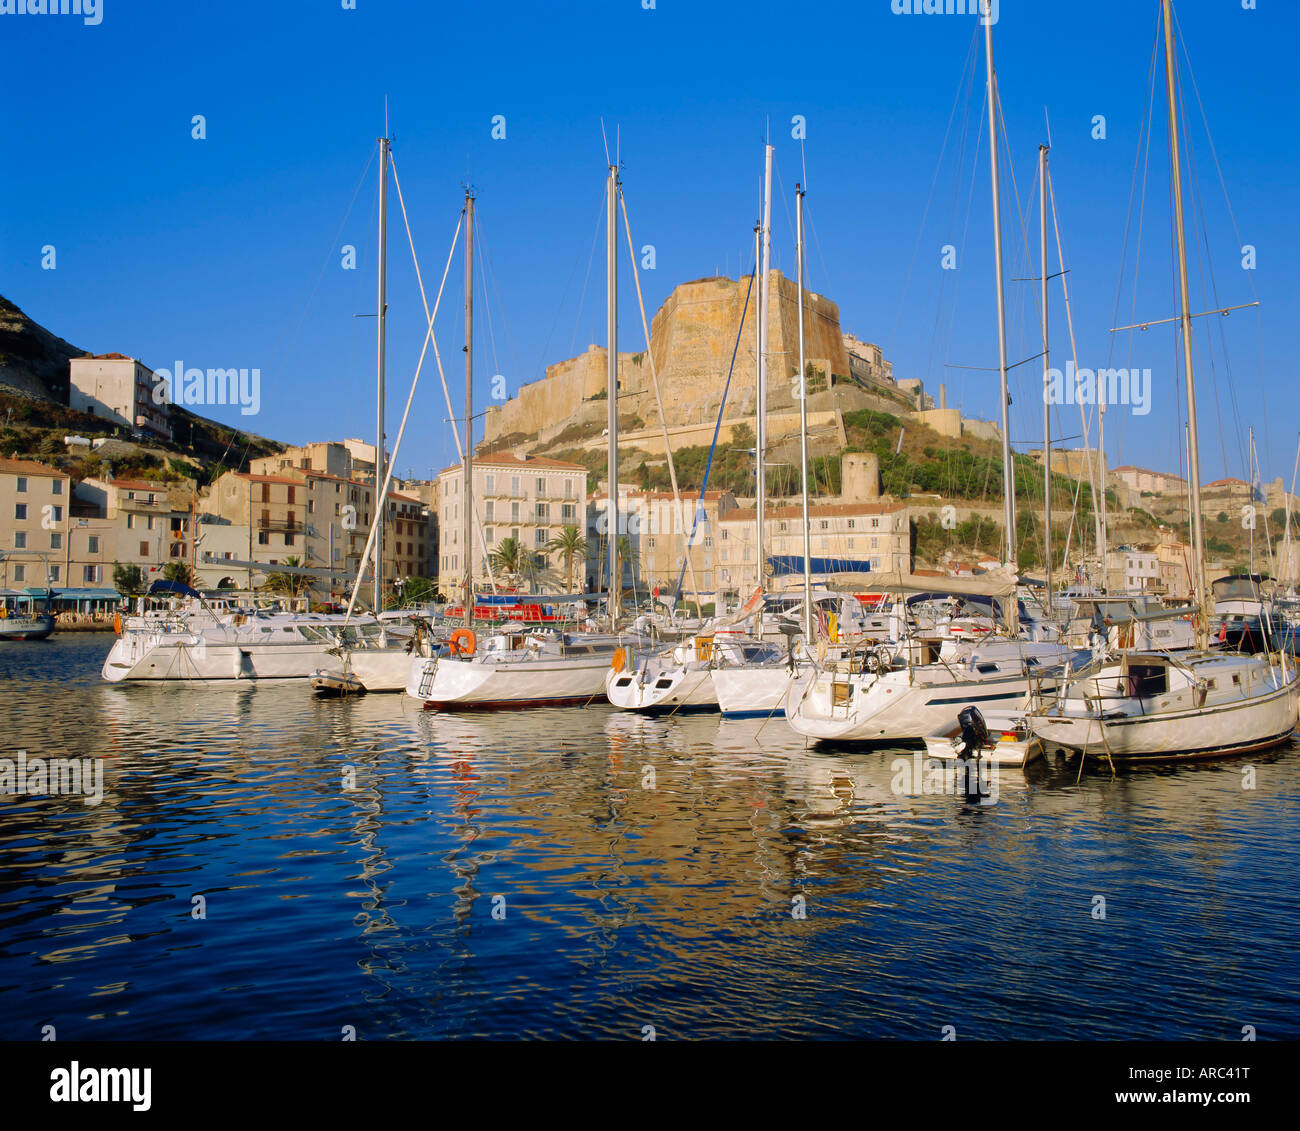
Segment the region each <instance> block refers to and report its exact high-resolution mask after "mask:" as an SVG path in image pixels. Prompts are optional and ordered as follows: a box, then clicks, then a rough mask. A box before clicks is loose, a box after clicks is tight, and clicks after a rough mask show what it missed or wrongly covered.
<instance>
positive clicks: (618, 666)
mask: <svg viewBox="0 0 1300 1131" xmlns="http://www.w3.org/2000/svg"><path fill="white" fill-rule="evenodd" d="M609 666H610V667H611V668H613V669H614V671H615V673H618V672H621V671H622V670H623V669H624V668H625V667H627V649H626V648H619V649H618V650H617V651H616V652H615V653H614V658H613V659H612V660H610V662H609Z"/></svg>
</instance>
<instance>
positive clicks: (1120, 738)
mask: <svg viewBox="0 0 1300 1131" xmlns="http://www.w3.org/2000/svg"><path fill="white" fill-rule="evenodd" d="M1297 688H1298V685H1297V683H1296V681H1295V680H1294V679H1293V680H1292V681H1291V682H1290V683H1289V684H1287V685H1285V686H1283V687H1280V688H1277V689H1275V690H1273V691H1271V692H1269V693H1268V694H1266V695H1255V696H1251V697H1250V698H1245V699H1241V700H1238V701H1237V702H1228V703H1218V704H1213V705H1208V706H1204V707H1200V708H1195V707H1189V708H1188V709H1186V710H1182V711H1173V712H1167V713H1165V712H1162V713H1159V714H1148V715H1140V714H1139V715H1125V716H1122V717H1115V718H1097V717H1095V716H1085V715H1068V714H1061V713H1056V712H1045V713H1042V714H1036V715H1034V716H1033V717H1032V718H1031V720H1030V724H1031V726H1032V727H1033V730H1034V733H1035V734H1036V735H1037V736H1038V737H1039V738H1040V739H1041V740H1042V742H1043V744H1044V746H1045V747H1046V748H1047V749H1048V750H1054V749H1062V750H1073V751H1081V752H1083V753H1085V754H1090V755H1093V756H1095V757H1098V758H1105V757H1106V756H1107V755H1109V756H1110V757H1111V758H1113V759H1115V760H1116V761H1124V762H1141V761H1153V762H1155V761H1170V760H1172V759H1180V760H1181V759H1189V760H1190V759H1198V758H1215V757H1223V756H1224V755H1227V754H1234V753H1247V752H1249V751H1252V750H1262V749H1265V748H1267V747H1269V746H1275V745H1277V744H1278V743H1279V742H1282V741H1284V740H1286V739H1287V738H1288V737H1289V736H1290V735H1291V732H1292V731H1293V730H1294V728H1295V725H1296V711H1297Z"/></svg>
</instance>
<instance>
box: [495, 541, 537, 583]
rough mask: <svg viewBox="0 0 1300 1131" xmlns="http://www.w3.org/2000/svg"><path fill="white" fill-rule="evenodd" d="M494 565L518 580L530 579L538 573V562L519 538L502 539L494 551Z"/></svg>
mask: <svg viewBox="0 0 1300 1131" xmlns="http://www.w3.org/2000/svg"><path fill="white" fill-rule="evenodd" d="M491 556H492V565H493V567H494V568H496V569H499V570H501V572H502V573H508V574H512V575H514V576H515V577H516V578H523V577H529V576H531V575H532V574H533V573H535V572H536V571H537V561H536V558H535V557H534V555H532V554H530V553H529V552H528V551H527V550H526V549H525V548H524V544H523V543H522V542H520V541H519V539H518V538H502V539H501V541H500V542H498V543H497V548H496V549H495V550H493V551H492V555H491Z"/></svg>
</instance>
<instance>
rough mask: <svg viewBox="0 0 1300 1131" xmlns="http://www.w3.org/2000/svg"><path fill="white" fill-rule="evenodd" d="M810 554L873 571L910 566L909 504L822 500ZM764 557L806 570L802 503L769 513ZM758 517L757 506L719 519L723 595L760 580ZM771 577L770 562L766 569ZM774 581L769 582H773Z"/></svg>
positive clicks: (814, 516) (813, 513) (811, 514)
mask: <svg viewBox="0 0 1300 1131" xmlns="http://www.w3.org/2000/svg"><path fill="white" fill-rule="evenodd" d="M808 521H809V523H810V529H809V535H810V537H809V544H810V551H811V554H810V556H811V557H812V558H813V559H814V560H815V559H817V558H835V559H841V560H848V561H854V562H862V563H865V567H866V568H867V569H869V570H870V571H871V572H873V573H875V572H885V573H888V572H894V571H898V570H903V571H906V570H908V569H909V568H910V563H911V530H910V526H909V523H908V517H907V508H906V507H905V506H904V505H903V504H902V503H896V502H883V503H871V502H857V503H843V502H840V503H817V504H813V505H811V506H810V507H809V508H808ZM763 529H764V535H763V537H764V556H765V557H766V558H768V559H769V561H770V559H771V558H773V557H776V556H794V557H795V558H797V560H798V563H799V566H800V569H802V563H803V554H804V540H803V529H804V527H803V507H802V506H778V507H772V508H770V509H769V510H768V511H767V513H766V515H765V516H764V523H763ZM757 541H758V522H757V516H756V512H755V511H754V509H753V508H752V507H746V508H743V509H736V510H732V511H728V512H727V513H726V514H725V515H723V516H722V517H721V518H720V519H719V521H718V542H717V550H718V552H717V556H716V562H717V583H718V589H719V592H720V595H722V596H723V597H724V599H728V600H729V599H731V598H733V597H736V596H739V595H742V594H745V593H746V591H747V590H752V589H753V588H754V587H755V586H756V585H758V584H759V583H760V582H759V574H758V561H757ZM767 576H768V577H771V576H772V573H771V570H770V566H769V570H768V573H767ZM769 584H770V583H769Z"/></svg>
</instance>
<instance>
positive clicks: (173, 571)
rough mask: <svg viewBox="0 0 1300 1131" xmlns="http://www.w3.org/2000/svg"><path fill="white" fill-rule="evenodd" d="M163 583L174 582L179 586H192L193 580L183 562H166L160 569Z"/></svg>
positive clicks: (188, 568)
mask: <svg viewBox="0 0 1300 1131" xmlns="http://www.w3.org/2000/svg"><path fill="white" fill-rule="evenodd" d="M162 575H163V580H164V581H175V582H176V583H177V584H179V585H193V584H194V579H193V577H192V575H191V574H190V567H189V566H188V565H186V564H185V562H180V561H176V562H168V563H167V564H166V565H165V566H163V568H162Z"/></svg>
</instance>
